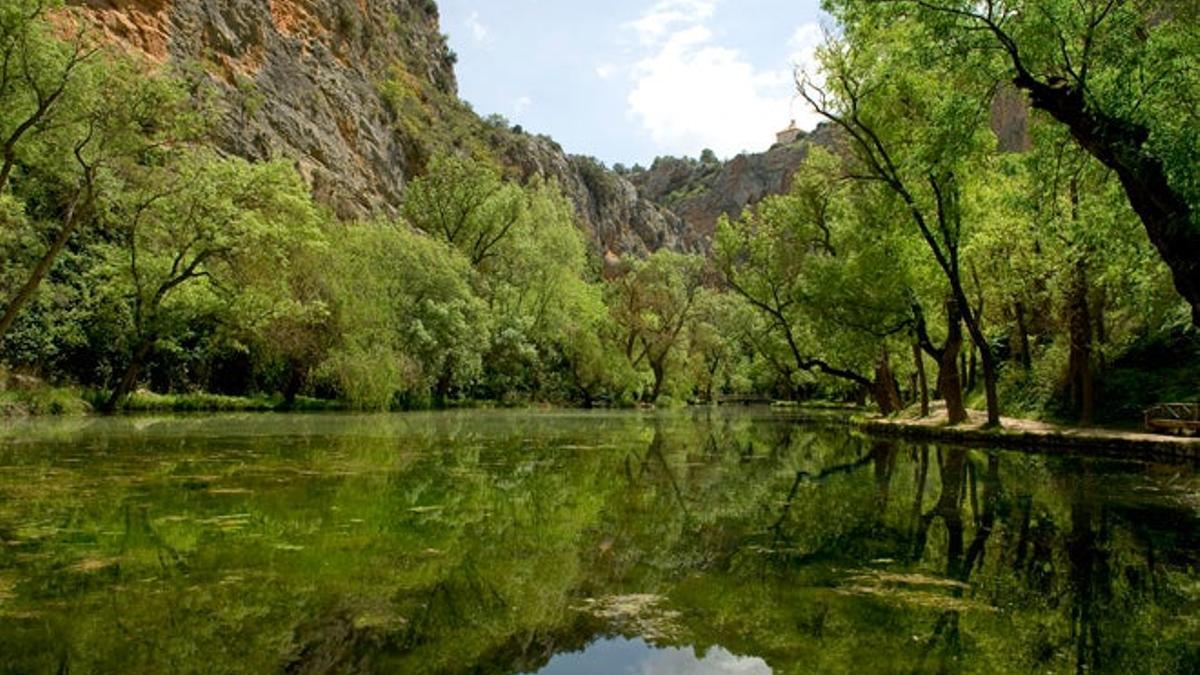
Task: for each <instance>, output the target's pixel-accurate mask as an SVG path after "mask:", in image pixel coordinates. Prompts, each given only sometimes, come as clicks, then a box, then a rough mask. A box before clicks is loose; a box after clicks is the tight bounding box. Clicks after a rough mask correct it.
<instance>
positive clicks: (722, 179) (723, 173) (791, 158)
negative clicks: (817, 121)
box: [629, 126, 833, 250]
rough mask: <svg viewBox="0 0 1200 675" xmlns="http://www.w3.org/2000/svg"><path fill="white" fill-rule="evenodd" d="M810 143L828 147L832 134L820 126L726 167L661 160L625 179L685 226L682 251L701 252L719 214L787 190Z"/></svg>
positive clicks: (736, 213)
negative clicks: (795, 139)
mask: <svg viewBox="0 0 1200 675" xmlns="http://www.w3.org/2000/svg"><path fill="white" fill-rule="evenodd" d="M813 144H818V145H823V146H825V147H832V144H833V131H832V129H830V128H829V127H826V126H821V127H818V129H817V130H816V131H814V132H813V133H812V134H805V135H802V136H801V137H800V138H799V139H798V140H797V141H795V142H794V143H789V144H786V145H776V146H774V147H772V148H771V149H770V150H768V151H766V152H764V153H759V154H744V155H739V156H737V157H735V158H734V159H732V160H730V161H728V162H725V163H720V162H707V163H706V162H702V161H699V160H695V159H677V158H672V157H668V158H660V159H658V160H656V161H655V162H654V165H653V166H651V167H650V168H649V169H646V170H644V171H636V172H634V173H632V174H630V176H629V179H630V181H631V182H632V183H633V185H634V186H635V187H636V188H637V190H638V193H639V194H640V195H641V196H642V197H644V198H646V199H649V200H650V201H653V202H654V203H656V204H659V205H661V206H663V207H665V208H667V209H669V210H670V211H671V212H672V213H674V214H676V215H677V216H678V217H679V218H681V219H682V220H683V221H684V227H683V229H682V230H681V231H682V232H683V233H684V235H683V241H682V244H683V246H684V247H686V248H692V249H698V250H706V249H707V248H708V246H709V241H710V239H711V237H712V235H713V232H714V231H715V230H716V226H717V220H718V219H719V218H720V217H721V216H722V215H728V216H729V217H731V218H736V217H738V216H739V215H741V213H742V211H743V210H744V209H745V208H746V207H749V206H753V205H754V204H757V203H758V202H759V201H761V200H762V199H763V198H764V197H767V196H769V195H774V194H783V193H786V192H787V191H788V190H789V189H791V182H792V176H793V175H794V174H795V173H796V170H797V169H798V168H799V167H800V164H801V162H803V161H804V158H805V157H806V156H807V155H808V149H809V147H811V146H812V145H813Z"/></svg>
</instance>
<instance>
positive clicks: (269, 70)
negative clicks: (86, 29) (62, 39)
mask: <svg viewBox="0 0 1200 675" xmlns="http://www.w3.org/2000/svg"><path fill="white" fill-rule="evenodd" d="M69 4H71V5H73V6H75V7H76V8H77V9H78V10H80V11H81V12H82V13H83V15H84V17H85V20H86V21H88V22H89V23H91V24H93V25H94V26H96V27H97V29H98V31H99V33H100V34H101V35H102V36H103V37H104V39H105V40H107V41H109V42H111V43H114V44H116V45H118V46H119V47H120V48H122V49H124V50H127V51H131V52H135V53H138V54H141V55H143V56H144V57H145V58H147V59H148V60H149V61H150V62H151V63H152V64H155V65H157V66H160V67H164V68H171V69H173V70H174V71H176V72H179V73H182V74H183V75H184V76H185V77H190V78H196V79H197V80H203V81H204V82H206V83H207V84H209V85H211V86H212V88H213V89H214V90H215V91H216V92H217V94H218V95H217V97H216V99H217V102H218V111H219V115H220V116H221V117H220V119H219V120H217V121H216V123H215V124H214V129H213V142H214V143H215V144H216V145H217V146H218V147H219V148H220V149H221V150H223V151H225V152H228V153H231V154H234V155H238V156H241V157H245V158H248V159H255V160H264V159H277V158H287V159H290V160H292V161H294V162H295V164H296V166H297V167H298V168H299V170H300V172H301V173H302V175H303V176H304V177H305V179H306V180H307V181H308V182H309V184H310V185H311V187H312V190H313V194H314V195H315V197H316V198H317V199H318V200H320V201H321V202H322V203H324V204H326V205H328V206H329V207H330V208H331V209H332V210H333V211H334V212H335V213H336V214H337V215H338V216H339V217H341V218H343V219H355V218H367V217H373V216H385V217H386V216H389V215H394V214H395V213H396V211H397V208H398V205H399V204H400V203H401V200H402V199H403V194H404V187H405V185H406V184H407V182H408V181H409V180H411V179H412V178H413V177H414V176H417V175H419V174H420V173H421V171H422V170H423V169H424V166H425V164H426V162H427V161H428V159H429V158H430V157H431V156H432V155H434V154H436V153H439V152H453V151H468V152H471V153H472V154H476V155H478V154H481V153H482V154H486V155H488V156H491V157H494V158H496V159H497V160H498V162H499V163H500V164H502V165H503V166H505V167H506V168H507V169H508V171H509V172H510V173H512V174H515V175H516V176H518V177H521V178H529V177H531V176H533V175H541V176H543V177H546V178H550V179H553V180H556V181H557V182H558V183H559V184H560V185H561V186H562V188H563V190H564V192H565V193H566V195H567V196H568V197H569V198H570V199H571V201H572V202H573V203H574V205H575V207H576V211H577V213H578V215H579V220H580V224H581V226H582V227H583V228H584V229H585V231H586V232H587V234H588V236H589V237H590V238H591V240H592V242H593V244H594V246H595V248H596V249H597V250H598V251H605V250H611V251H613V252H616V253H619V254H633V255H643V254H645V253H646V252H648V251H652V250H656V249H659V248H671V249H676V250H688V251H701V250H704V249H705V248H706V246H707V242H708V237H709V236H710V235H711V234H712V231H713V228H714V226H715V223H716V221H717V218H718V217H719V216H720V214H722V213H729V214H731V215H736V214H737V213H739V212H740V211H741V209H742V208H744V207H745V206H746V205H747V204H751V203H754V202H755V201H757V200H758V199H761V198H762V197H763V196H765V195H766V194H770V193H773V192H779V191H783V190H785V189H786V188H787V184H788V182H789V180H790V176H791V172H792V171H794V169H795V167H796V166H797V165H798V163H799V161H800V159H801V158H802V157H803V155H804V147H805V143H804V142H801V143H799V144H795V145H790V146H779V147H776V148H773V149H772V150H771V151H769V152H767V153H764V154H761V155H747V156H742V157H738V158H736V159H734V160H733V161H731V162H729V163H726V164H722V165H715V166H714V165H703V164H700V163H698V162H695V161H693V160H670V159H665V160H660V161H659V162H656V163H655V165H654V167H652V168H651V169H650V170H648V171H644V172H639V173H635V174H627V175H620V174H617V173H615V172H613V171H610V170H608V169H606V168H605V167H604V166H602V165H601V164H600V163H598V162H596V161H595V160H592V159H590V158H586V157H578V156H571V155H569V154H567V153H566V152H564V151H563V149H562V148H561V147H560V146H559V145H558V144H557V143H555V142H554V141H553V140H552V139H549V138H547V137H545V136H535V135H531V134H527V133H525V132H523V131H521V130H519V129H513V128H508V127H507V125H503V124H498V123H496V122H495V121H492V120H486V121H485V120H482V119H480V118H479V116H478V115H476V114H475V113H474V112H473V111H471V109H470V108H469V106H467V105H466V104H464V103H463V102H462V101H460V100H459V98H458V92H457V83H456V79H455V73H454V63H455V57H454V54H453V53H452V52H451V50H450V49H449V47H448V45H447V42H446V38H445V36H444V35H442V33H441V31H440V26H439V16H438V9H437V5H436V3H435V2H433V0H70V2H69Z"/></svg>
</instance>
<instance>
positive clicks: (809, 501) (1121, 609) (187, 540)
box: [0, 411, 1200, 673]
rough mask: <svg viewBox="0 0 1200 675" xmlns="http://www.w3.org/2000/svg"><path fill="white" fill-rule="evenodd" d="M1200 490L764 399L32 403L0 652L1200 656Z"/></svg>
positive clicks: (802, 664)
mask: <svg viewBox="0 0 1200 675" xmlns="http://www.w3.org/2000/svg"><path fill="white" fill-rule="evenodd" d="M4 434H7V435H4ZM1197 494H1200V479H1198V478H1197V476H1196V474H1195V471H1194V467H1192V466H1189V465H1152V464H1146V463H1137V462H1115V461H1111V460H1090V459H1082V458H1073V457H1049V456H1045V457H1043V456H1036V455H1027V454H1014V453H1000V452H985V451H978V450H967V449H964V448H956V447H952V446H930V445H907V444H894V443H885V442H878V441H871V440H867V439H862V438H857V437H855V436H853V435H852V434H850V433H848V432H847V431H846V429H845V428H844V427H839V426H832V427H826V426H812V425H801V424H797V423H795V421H793V420H791V419H789V418H787V417H786V416H783V415H779V414H772V413H768V412H766V411H756V412H751V413H718V414H710V413H699V414H693V413H686V414H675V415H660V416H655V415H637V414H616V413H596V414H566V413H558V414H531V413H463V414H448V415H415V416H385V417H338V416H316V417H287V418H272V417H244V418H242V417H238V418H215V419H199V418H196V419H184V420H144V419H143V420H100V421H96V422H94V423H88V424H84V425H79V424H78V423H73V425H72V426H70V427H56V426H54V425H44V424H36V425H33V426H28V427H24V428H21V429H18V430H15V431H14V430H12V429H10V430H8V431H7V432H0V654H2V655H3V656H2V657H0V671H12V672H50V671H56V672H62V671H66V670H73V671H75V672H168V671H169V672H198V671H204V672H215V671H219V672H276V671H280V670H283V671H285V672H290V673H325V672H412V673H457V672H489V673H492V672H494V673H514V672H539V671H542V672H551V673H553V672H590V671H588V670H586V669H588V668H592V669H594V672H606V673H612V672H617V673H619V672H635V673H640V672H647V673H659V672H666V673H675V672H684V673H691V672H703V673H707V672H754V673H756V672H782V673H792V672H931V671H939V672H1032V671H1037V672H1129V671H1130V670H1138V671H1144V672H1194V671H1197V670H1200V612H1198V611H1197V609H1200V580H1198V578H1197V576H1196V574H1195V568H1196V565H1197V562H1200V561H1198V560H1197V558H1198V557H1200V553H1198V552H1200V499H1197V498H1196V495H1197ZM736 654H746V655H754V656H753V657H740V656H734V655H736ZM630 668H633V670H629V669H630ZM639 668H640V669H641V670H639ZM564 669H566V670H564ZM722 669H724V670H722ZM739 669H740V670H739Z"/></svg>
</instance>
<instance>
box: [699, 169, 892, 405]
mask: <svg viewBox="0 0 1200 675" xmlns="http://www.w3.org/2000/svg"><path fill="white" fill-rule="evenodd" d="M840 164H841V161H840V160H839V159H838V158H837V157H835V156H833V155H830V154H828V153H825V152H822V151H820V150H818V149H814V150H813V151H812V154H811V155H810V157H809V158H808V159H807V160H806V162H805V163H804V165H803V166H802V167H801V168H800V169H799V171H797V173H796V175H795V177H794V178H793V184H792V190H791V192H790V193H789V194H788V195H786V196H778V197H770V198H768V199H766V200H764V201H763V202H762V203H760V204H759V205H758V206H757V207H756V208H755V209H754V210H752V211H748V212H747V213H745V214H743V216H742V218H740V219H739V220H737V221H730V220H728V219H725V220H723V221H722V222H721V223H720V225H719V226H718V232H717V237H716V242H715V245H714V259H715V261H716V265H717V268H718V270H719V271H720V272H721V274H722V275H723V278H724V282H725V284H726V285H727V286H728V287H729V288H730V289H731V290H732V291H733V292H734V293H735V294H737V295H738V296H740V297H741V298H742V299H743V300H744V301H745V302H747V303H748V304H749V305H751V306H752V307H754V308H755V310H756V311H758V312H759V313H760V314H761V315H762V316H763V318H764V319H765V320H766V321H767V324H768V325H769V326H770V330H771V331H772V332H773V333H774V334H775V335H776V336H778V338H779V339H781V340H782V342H783V344H784V346H785V350H784V353H785V354H786V355H785V356H784V357H783V358H785V359H787V360H788V361H789V362H790V363H789V366H788V368H787V369H786V370H788V371H792V372H797V373H799V372H806V371H817V372H820V373H822V374H824V375H827V376H830V377H833V378H836V379H839V380H842V381H845V382H848V383H850V384H852V385H854V386H855V387H857V388H859V389H861V390H862V391H865V392H870V393H871V395H872V396H873V398H874V399H875V401H876V403H877V404H878V405H879V407H880V410H881V411H882V412H883V413H884V414H891V413H893V412H896V411H897V410H899V408H900V407H901V406H900V401H899V394H898V392H897V391H896V389H895V386H894V385H893V378H892V374H891V366H890V363H889V361H890V359H889V358H888V357H887V351H888V350H887V348H886V346H885V345H886V342H887V339H888V338H889V337H891V336H893V335H896V334H897V333H899V332H901V331H903V330H904V329H905V328H907V327H908V325H909V320H908V315H907V303H906V302H905V299H904V294H903V290H904V288H905V286H906V282H905V281H904V280H903V267H901V266H898V265H895V264H894V262H895V261H894V259H893V258H894V256H892V255H891V252H890V251H888V250H887V248H888V247H887V246H881V245H880V244H881V242H890V241H891V239H890V238H889V237H888V236H887V235H886V234H885V233H883V232H882V231H868V230H865V229H864V227H863V225H864V222H865V220H870V219H871V218H872V217H873V216H872V215H871V214H869V209H865V208H861V204H862V202H860V201H859V198H860V196H861V195H858V194H851V192H850V191H848V190H847V188H846V186H845V184H844V183H843V182H842V181H841V180H840V179H839V174H840V172H841V168H840ZM864 219H865V220H864ZM864 266H865V267H864ZM873 266H878V267H873ZM867 268H870V269H867ZM893 273H895V274H894V275H893ZM759 351H760V352H761V353H762V354H763V355H764V356H767V358H769V359H772V360H775V361H777V360H778V359H779V357H778V356H771V354H772V352H773V351H774V350H772V349H771V348H769V347H766V346H760V347H759ZM868 364H869V365H868ZM872 368H873V369H874V370H875V371H876V372H875V373H873V375H872V374H864V372H866V373H870V372H871V371H870V369H872Z"/></svg>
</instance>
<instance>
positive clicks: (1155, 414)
mask: <svg viewBox="0 0 1200 675" xmlns="http://www.w3.org/2000/svg"><path fill="white" fill-rule="evenodd" d="M1146 429H1148V430H1150V431H1200V403H1163V404H1160V405H1156V406H1154V407H1153V408H1150V409H1149V410H1147V411H1146Z"/></svg>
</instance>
